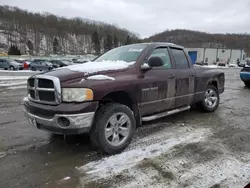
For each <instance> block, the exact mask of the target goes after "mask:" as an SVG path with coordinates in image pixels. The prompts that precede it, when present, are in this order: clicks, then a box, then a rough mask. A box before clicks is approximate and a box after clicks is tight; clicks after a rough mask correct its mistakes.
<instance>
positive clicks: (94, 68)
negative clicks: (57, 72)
mask: <svg viewBox="0 0 250 188" xmlns="http://www.w3.org/2000/svg"><path fill="white" fill-rule="evenodd" d="M134 63H135V62H130V63H128V62H125V61H101V62H87V63H83V64H77V65H70V66H67V67H63V68H61V69H69V70H71V71H77V72H84V73H87V74H93V73H96V72H100V71H109V70H122V69H126V68H128V67H129V66H130V65H133V64H134Z"/></svg>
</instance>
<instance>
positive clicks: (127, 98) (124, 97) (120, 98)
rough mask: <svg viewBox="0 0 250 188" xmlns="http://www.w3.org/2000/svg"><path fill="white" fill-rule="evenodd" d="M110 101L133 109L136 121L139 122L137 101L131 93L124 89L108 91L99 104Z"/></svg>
mask: <svg viewBox="0 0 250 188" xmlns="http://www.w3.org/2000/svg"><path fill="white" fill-rule="evenodd" d="M111 102H113V103H120V104H123V105H126V106H128V107H129V108H130V109H131V110H132V111H133V113H134V115H135V118H136V121H137V122H138V123H139V122H140V115H139V110H138V107H137V102H136V100H135V99H133V98H132V96H131V95H129V94H128V93H126V92H124V91H116V92H112V93H109V94H107V95H106V96H104V97H103V98H102V99H101V101H100V106H101V105H104V104H107V103H111Z"/></svg>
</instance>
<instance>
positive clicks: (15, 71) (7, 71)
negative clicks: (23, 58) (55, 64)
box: [0, 70, 37, 73]
mask: <svg viewBox="0 0 250 188" xmlns="http://www.w3.org/2000/svg"><path fill="white" fill-rule="evenodd" d="M0 72H5V73H18V72H34V71H32V70H18V71H17V70H14V71H11V70H0ZM36 72H37V71H36Z"/></svg>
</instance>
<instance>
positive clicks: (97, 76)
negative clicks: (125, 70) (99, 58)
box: [87, 74, 115, 80]
mask: <svg viewBox="0 0 250 188" xmlns="http://www.w3.org/2000/svg"><path fill="white" fill-rule="evenodd" d="M87 79H88V80H115V79H114V78H113V77H110V76H107V75H101V74H99V75H94V76H89V77H88V78H87Z"/></svg>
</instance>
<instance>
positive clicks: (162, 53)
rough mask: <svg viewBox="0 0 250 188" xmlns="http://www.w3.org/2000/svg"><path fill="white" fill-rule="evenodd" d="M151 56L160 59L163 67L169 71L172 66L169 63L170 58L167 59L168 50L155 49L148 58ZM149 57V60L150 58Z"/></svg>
mask: <svg viewBox="0 0 250 188" xmlns="http://www.w3.org/2000/svg"><path fill="white" fill-rule="evenodd" d="M152 56H158V57H161V58H162V60H163V62H164V65H163V67H165V68H168V69H171V68H172V65H171V61H170V57H169V53H168V49H167V48H156V49H155V50H154V51H153V52H152V54H151V55H150V57H152ZM150 57H149V58H150Z"/></svg>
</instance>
